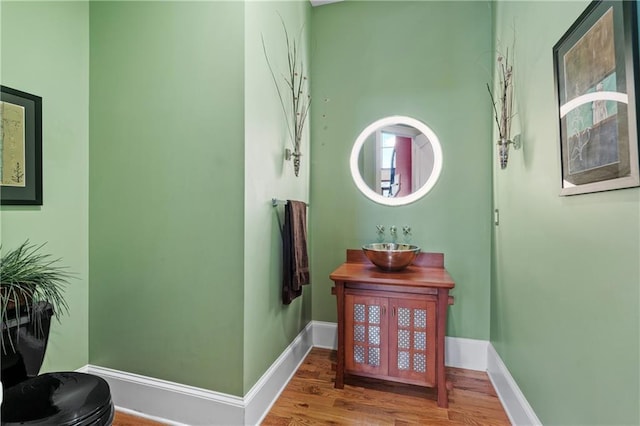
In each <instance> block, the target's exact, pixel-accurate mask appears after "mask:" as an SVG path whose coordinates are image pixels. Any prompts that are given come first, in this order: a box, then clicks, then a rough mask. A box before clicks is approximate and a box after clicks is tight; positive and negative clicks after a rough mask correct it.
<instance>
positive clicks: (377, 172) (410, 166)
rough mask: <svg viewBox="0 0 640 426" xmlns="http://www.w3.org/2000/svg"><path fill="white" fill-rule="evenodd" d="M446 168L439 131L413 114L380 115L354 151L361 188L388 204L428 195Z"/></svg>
mask: <svg viewBox="0 0 640 426" xmlns="http://www.w3.org/2000/svg"><path fill="white" fill-rule="evenodd" d="M441 170H442V150H441V147H440V142H439V140H438V137H437V136H436V134H435V133H434V132H433V131H432V130H431V129H430V128H429V127H428V126H427V125H425V124H424V123H422V122H420V121H418V120H415V119H413V118H410V117H403V116H393V117H386V118H383V119H380V120H378V121H376V122H374V123H372V124H371V125H369V126H368V127H367V128H366V129H364V130H363V131H362V133H361V134H360V136H358V138H357V139H356V142H355V144H354V146H353V150H352V152H351V174H352V177H353V180H354V182H355V184H356V186H357V187H358V189H360V191H361V192H362V193H363V194H364V195H366V196H367V197H369V198H370V199H372V200H373V201H375V202H377V203H380V204H385V205H403V204H408V203H411V202H414V201H416V200H418V199H419V198H421V197H423V196H424V195H426V194H427V193H428V192H429V191H430V190H431V188H432V187H433V186H434V185H435V183H436V181H437V180H438V177H439V176H440V172H441Z"/></svg>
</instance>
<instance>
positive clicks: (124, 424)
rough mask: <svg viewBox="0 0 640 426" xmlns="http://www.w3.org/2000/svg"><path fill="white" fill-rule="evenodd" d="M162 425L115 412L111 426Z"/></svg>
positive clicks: (161, 424) (161, 425)
mask: <svg viewBox="0 0 640 426" xmlns="http://www.w3.org/2000/svg"><path fill="white" fill-rule="evenodd" d="M163 425H164V423H158V422H154V421H153V420H148V419H144V418H142V417H137V416H132V415H131V414H126V413H123V412H121V411H116V416H115V418H114V419H113V423H112V424H111V426H163Z"/></svg>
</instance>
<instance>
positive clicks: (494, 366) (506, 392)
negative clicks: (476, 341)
mask: <svg viewBox="0 0 640 426" xmlns="http://www.w3.org/2000/svg"><path fill="white" fill-rule="evenodd" d="M487 374H488V375H489V379H491V383H493V387H494V388H495V390H496V393H497V394H498V397H499V398H500V401H501V402H502V406H503V407H504V410H505V411H506V412H507V416H509V420H510V421H511V424H512V425H516V426H538V425H542V422H541V421H540V419H538V417H537V416H536V413H535V412H534V411H533V408H531V405H529V402H528V401H527V399H526V398H525V397H524V395H523V394H522V391H520V388H519V387H518V384H517V383H516V381H515V380H514V379H513V377H512V376H511V373H509V370H508V369H507V366H506V365H504V362H502V359H501V358H500V355H498V352H496V350H495V349H494V347H493V345H491V344H489V347H488V348H487Z"/></svg>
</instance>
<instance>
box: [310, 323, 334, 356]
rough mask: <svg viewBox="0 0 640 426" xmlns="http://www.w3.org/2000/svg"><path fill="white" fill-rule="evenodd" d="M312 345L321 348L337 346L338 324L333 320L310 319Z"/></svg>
mask: <svg viewBox="0 0 640 426" xmlns="http://www.w3.org/2000/svg"><path fill="white" fill-rule="evenodd" d="M311 324H312V325H313V346H315V347H316V348H323V349H333V350H335V349H337V348H338V324H336V323H335V322H324V321H311Z"/></svg>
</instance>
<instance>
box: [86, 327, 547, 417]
mask: <svg viewBox="0 0 640 426" xmlns="http://www.w3.org/2000/svg"><path fill="white" fill-rule="evenodd" d="M337 330H338V327H337V324H336V323H331V322H322V321H311V322H310V323H309V324H307V326H306V327H305V328H304V329H303V330H302V331H301V332H300V334H298V336H297V337H296V338H295V339H294V340H293V342H291V344H290V345H289V346H288V347H287V348H286V349H285V350H284V351H283V352H282V354H281V355H280V356H279V357H278V358H277V359H276V360H275V361H274V363H273V364H272V365H271V366H270V367H269V368H268V369H267V371H265V373H264V374H263V375H262V377H260V379H259V380H258V381H257V382H256V384H255V385H254V386H253V387H252V388H251V389H250V390H249V392H247V394H246V395H245V396H244V397H239V396H234V395H228V394H224V393H220V392H214V391H211V390H207V389H201V388H196V387H193V386H188V385H183V384H180V383H174V382H169V381H166V380H160V379H155V378H152V377H146V376H141V375H139V374H133V373H127V372H123V371H118V370H113V369H110V368H104V367H98V366H94V365H87V366H85V367H82V368H80V369H78V370H77V371H82V372H85V373H89V374H95V375H97V376H100V377H102V378H104V379H105V380H106V381H107V382H108V383H109V386H110V388H111V396H112V398H113V402H114V404H115V406H116V408H117V409H118V410H120V411H123V412H126V413H130V414H134V415H136V416H140V417H144V418H148V419H151V420H155V421H158V422H162V423H165V424H168V425H172V426H185V425H194V426H195V425H207V426H208V425H256V424H260V422H262V420H263V419H264V416H266V415H267V413H268V412H269V410H270V409H271V406H272V405H273V404H274V403H275V401H276V400H277V399H278V397H279V396H280V393H282V391H283V390H284V388H285V387H286V385H287V383H288V382H289V380H291V377H292V376H293V375H294V374H295V372H296V371H297V369H298V367H299V366H300V364H301V363H302V362H303V361H304V359H305V357H306V356H307V354H308V353H309V351H310V350H311V348H312V347H314V346H315V347H320V348H326V349H336V348H337V341H338V339H337ZM445 364H446V365H447V366H449V367H457V368H465V369H468V370H477V371H487V373H488V375H489V378H490V379H491V382H492V383H493V386H494V388H495V389H496V392H497V394H498V397H499V398H500V401H501V402H502V405H503V407H504V409H505V411H506V412H507V415H508V416H509V419H510V420H511V422H512V424H514V425H517V426H520V425H522V426H525V425H527V426H528V425H541V423H540V420H538V418H537V417H536V415H535V413H534V412H533V409H532V408H531V406H530V405H529V403H528V402H527V400H526V399H525V397H524V395H523V394H522V392H521V391H520V389H519V388H518V385H517V384H516V382H515V380H513V377H511V374H510V373H509V371H508V370H507V368H506V366H505V365H504V363H503V362H502V360H501V359H500V356H499V355H498V353H497V352H496V351H495V349H494V348H493V346H492V345H491V344H490V343H489V342H488V341H486V340H475V339H466V338H460V337H446V338H445Z"/></svg>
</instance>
